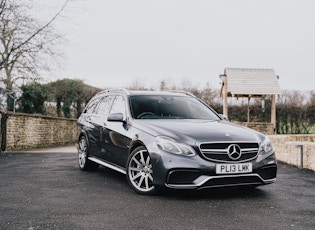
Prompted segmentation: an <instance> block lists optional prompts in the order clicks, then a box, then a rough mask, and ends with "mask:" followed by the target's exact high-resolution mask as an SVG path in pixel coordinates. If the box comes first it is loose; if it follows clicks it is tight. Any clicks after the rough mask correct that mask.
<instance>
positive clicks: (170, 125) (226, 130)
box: [133, 119, 259, 144]
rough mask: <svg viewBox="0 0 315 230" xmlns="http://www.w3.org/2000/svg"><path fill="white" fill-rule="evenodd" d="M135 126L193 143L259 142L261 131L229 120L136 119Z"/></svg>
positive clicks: (158, 134) (150, 132)
mask: <svg viewBox="0 0 315 230" xmlns="http://www.w3.org/2000/svg"><path fill="white" fill-rule="evenodd" d="M133 126H134V127H135V128H137V129H140V130H142V131H144V132H146V133H149V134H151V135H153V136H160V135H161V136H168V137H171V138H173V139H175V140H177V141H184V142H186V143H188V142H190V143H191V144H196V143H201V142H217V141H228V142H230V141H233V142H234V141H239V142H243V141H246V142H247V141H249V142H258V141H259V139H258V137H259V133H258V132H256V131H254V130H252V129H249V128H247V127H243V126H239V125H236V124H232V123H230V122H227V121H223V120H220V121H205V120H179V119H174V120H153V119H152V120H144V119H143V120H135V122H134V124H133Z"/></svg>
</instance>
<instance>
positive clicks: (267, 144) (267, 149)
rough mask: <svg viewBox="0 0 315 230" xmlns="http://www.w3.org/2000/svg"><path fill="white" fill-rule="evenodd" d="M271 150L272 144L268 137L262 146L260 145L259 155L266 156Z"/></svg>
mask: <svg viewBox="0 0 315 230" xmlns="http://www.w3.org/2000/svg"><path fill="white" fill-rule="evenodd" d="M271 150H272V145H271V142H270V140H269V138H268V137H265V140H264V141H263V142H261V144H260V149H259V153H260V154H265V153H268V152H270V151H271Z"/></svg>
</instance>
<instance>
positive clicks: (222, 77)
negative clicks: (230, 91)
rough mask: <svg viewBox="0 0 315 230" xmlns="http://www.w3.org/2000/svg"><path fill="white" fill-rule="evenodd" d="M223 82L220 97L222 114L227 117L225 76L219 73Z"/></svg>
mask: <svg viewBox="0 0 315 230" xmlns="http://www.w3.org/2000/svg"><path fill="white" fill-rule="evenodd" d="M220 78H221V80H222V82H223V87H222V99H223V115H225V116H226V117H228V103H227V77H226V76H225V75H220Z"/></svg>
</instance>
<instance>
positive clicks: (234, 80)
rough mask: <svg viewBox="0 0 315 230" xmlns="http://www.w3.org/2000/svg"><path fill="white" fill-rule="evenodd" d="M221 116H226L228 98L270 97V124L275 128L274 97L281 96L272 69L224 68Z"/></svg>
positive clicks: (276, 78) (276, 77) (221, 76)
mask: <svg viewBox="0 0 315 230" xmlns="http://www.w3.org/2000/svg"><path fill="white" fill-rule="evenodd" d="M220 78H221V80H222V87H221V92H220V96H221V97H222V98H223V114H224V115H225V116H228V103H227V98H228V97H237V98H239V97H247V98H248V100H250V98H262V99H263V98H266V97H267V96H271V100H272V102H271V123H272V125H273V129H274V130H275V128H276V95H279V94H281V93H282V92H281V89H280V86H279V82H278V79H279V77H278V76H277V75H276V74H275V71H274V70H273V69H245V68H225V70H224V74H222V75H220ZM248 122H249V110H248Z"/></svg>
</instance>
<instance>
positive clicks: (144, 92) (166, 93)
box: [97, 89, 195, 97]
mask: <svg viewBox="0 0 315 230" xmlns="http://www.w3.org/2000/svg"><path fill="white" fill-rule="evenodd" d="M111 93H124V94H126V95H130V96H137V95H139V96H141V95H142V96H144V95H160V96H191V97H195V96H194V95H193V94H191V93H189V92H185V91H179V90H171V91H157V90H126V89H107V90H103V91H101V92H99V93H98V94H97V95H104V94H111Z"/></svg>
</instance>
